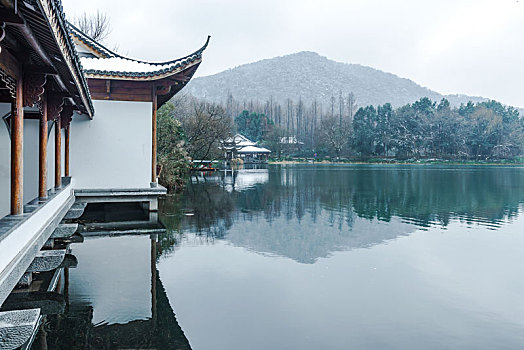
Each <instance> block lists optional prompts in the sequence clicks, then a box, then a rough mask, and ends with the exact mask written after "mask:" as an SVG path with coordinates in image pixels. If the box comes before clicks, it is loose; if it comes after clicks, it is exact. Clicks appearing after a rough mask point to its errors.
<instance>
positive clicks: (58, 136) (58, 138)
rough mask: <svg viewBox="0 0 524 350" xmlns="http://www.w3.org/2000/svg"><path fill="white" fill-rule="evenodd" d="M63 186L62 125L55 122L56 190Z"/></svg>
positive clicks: (57, 120)
mask: <svg viewBox="0 0 524 350" xmlns="http://www.w3.org/2000/svg"><path fill="white" fill-rule="evenodd" d="M60 186H62V123H61V120H60V117H58V118H56V120H55V188H60Z"/></svg>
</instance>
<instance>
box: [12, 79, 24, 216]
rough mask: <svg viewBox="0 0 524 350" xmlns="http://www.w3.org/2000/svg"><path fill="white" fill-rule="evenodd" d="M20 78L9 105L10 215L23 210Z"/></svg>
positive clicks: (22, 136) (21, 90)
mask: <svg viewBox="0 0 524 350" xmlns="http://www.w3.org/2000/svg"><path fill="white" fill-rule="evenodd" d="M22 94H23V83H22V77H21V76H20V77H18V80H17V81H16V99H15V100H14V101H13V102H12V104H11V214H12V215H19V214H22V213H23V211H24V208H23V174H24V172H23V158H24V145H23V142H24V105H23V96H22Z"/></svg>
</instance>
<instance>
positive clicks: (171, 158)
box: [157, 102, 189, 191]
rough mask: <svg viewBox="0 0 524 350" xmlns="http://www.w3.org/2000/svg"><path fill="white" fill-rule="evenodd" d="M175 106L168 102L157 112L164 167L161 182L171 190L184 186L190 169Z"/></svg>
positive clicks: (158, 147)
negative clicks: (175, 115)
mask: <svg viewBox="0 0 524 350" xmlns="http://www.w3.org/2000/svg"><path fill="white" fill-rule="evenodd" d="M174 113H175V106H174V105H173V103H171V102H167V103H166V104H165V105H164V106H162V108H160V109H159V110H158V113H157V157H158V164H159V165H160V167H161V168H162V171H161V172H160V184H161V185H162V186H164V187H166V188H167V189H168V190H170V191H173V190H174V191H176V190H179V189H181V188H182V187H183V185H184V183H185V179H186V177H187V173H188V171H189V159H188V156H187V152H186V150H185V147H184V146H185V144H184V138H185V136H184V131H183V129H182V125H181V124H180V122H179V121H178V120H176V119H175V118H174Z"/></svg>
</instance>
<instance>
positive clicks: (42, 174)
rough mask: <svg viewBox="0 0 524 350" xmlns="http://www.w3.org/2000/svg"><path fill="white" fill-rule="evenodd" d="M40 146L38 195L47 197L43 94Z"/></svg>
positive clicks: (45, 101) (45, 111)
mask: <svg viewBox="0 0 524 350" xmlns="http://www.w3.org/2000/svg"><path fill="white" fill-rule="evenodd" d="M41 100H42V113H41V114H40V133H39V143H38V145H39V147H38V197H39V198H40V199H45V198H47V132H48V130H47V96H46V95H43V96H42V97H41Z"/></svg>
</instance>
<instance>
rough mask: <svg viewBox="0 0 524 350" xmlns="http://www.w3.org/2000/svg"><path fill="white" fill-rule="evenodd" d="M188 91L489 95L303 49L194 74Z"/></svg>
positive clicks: (454, 98) (209, 95)
mask: <svg viewBox="0 0 524 350" xmlns="http://www.w3.org/2000/svg"><path fill="white" fill-rule="evenodd" d="M185 91H186V92H189V93H191V94H192V95H194V96H196V97H200V98H205V99H207V100H209V101H213V102H224V101H226V99H227V95H228V92H230V93H231V94H232V95H233V97H234V98H235V99H236V100H240V101H242V100H246V101H249V100H253V101H257V100H258V101H261V102H262V101H266V100H267V99H269V98H270V97H272V98H273V100H275V101H279V102H284V101H285V99H286V98H291V99H293V100H295V101H298V99H299V98H302V99H303V100H304V101H312V100H313V99H317V100H318V101H319V102H321V103H323V104H326V105H325V106H327V105H328V104H329V103H330V100H331V96H335V97H338V96H339V93H340V91H342V93H343V94H347V93H349V92H353V94H354V95H355V98H356V102H357V104H358V105H359V106H364V105H370V104H372V105H379V104H384V103H386V102H389V103H391V104H392V105H393V106H395V107H399V106H402V105H405V104H407V103H412V102H414V101H416V100H418V99H420V98H421V97H429V98H431V99H432V100H434V101H439V100H440V99H442V98H443V97H446V98H447V99H448V100H449V101H450V103H451V104H452V105H454V106H458V105H460V104H461V103H466V102H468V101H473V102H480V101H485V100H487V99H486V98H482V97H473V96H466V95H448V96H444V95H442V94H439V93H438V92H435V91H432V90H430V89H427V88H425V87H422V86H420V85H418V84H416V83H415V82H413V81H411V80H409V79H405V78H400V77H398V76H396V75H394V74H391V73H386V72H383V71H380V70H377V69H374V68H371V67H366V66H362V65H359V64H348V63H340V62H335V61H332V60H329V59H327V58H326V57H323V56H320V55H319V54H317V53H314V52H299V53H295V54H291V55H287V56H281V57H275V58H271V59H265V60H262V61H258V62H255V63H250V64H245V65H242V66H239V67H236V68H233V69H229V70H226V71H224V72H221V73H218V74H215V75H210V76H206V77H199V78H195V79H193V80H192V81H191V82H190V83H189V84H188V86H187V87H186V90H185Z"/></svg>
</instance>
